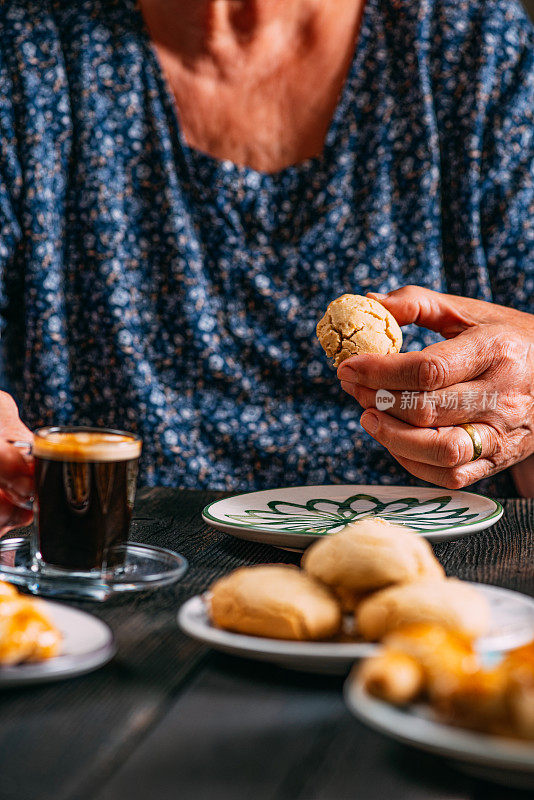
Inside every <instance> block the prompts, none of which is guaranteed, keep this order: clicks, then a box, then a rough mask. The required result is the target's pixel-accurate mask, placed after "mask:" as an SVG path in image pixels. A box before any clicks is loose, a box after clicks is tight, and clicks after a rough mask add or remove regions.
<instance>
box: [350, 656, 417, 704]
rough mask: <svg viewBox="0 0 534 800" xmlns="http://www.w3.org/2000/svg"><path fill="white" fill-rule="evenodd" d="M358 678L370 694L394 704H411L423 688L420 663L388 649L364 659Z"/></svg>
mask: <svg viewBox="0 0 534 800" xmlns="http://www.w3.org/2000/svg"><path fill="white" fill-rule="evenodd" d="M358 676H359V679H360V680H361V682H362V684H363V686H364V687H365V689H366V690H367V691H368V692H369V694H372V695H373V696H374V697H379V698H380V699H381V700H385V701H386V702H388V703H392V704H393V705H404V704H406V703H411V702H412V701H413V700H415V699H416V698H417V697H418V696H419V695H420V694H421V692H422V690H423V688H424V685H425V674H424V671H423V668H422V666H421V664H419V663H418V662H417V661H416V659H415V658H412V657H411V656H409V655H406V654H405V653H402V652H396V651H395V650H389V649H387V650H384V651H383V652H381V653H378V654H377V655H376V656H372V657H371V658H367V659H366V660H365V661H364V662H363V663H362V665H361V667H360V670H359V673H358Z"/></svg>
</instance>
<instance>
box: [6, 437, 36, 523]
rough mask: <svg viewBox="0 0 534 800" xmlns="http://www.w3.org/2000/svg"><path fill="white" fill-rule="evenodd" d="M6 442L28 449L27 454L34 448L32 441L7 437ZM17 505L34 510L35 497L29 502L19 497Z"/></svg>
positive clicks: (21, 448)
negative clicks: (22, 500)
mask: <svg viewBox="0 0 534 800" xmlns="http://www.w3.org/2000/svg"><path fill="white" fill-rule="evenodd" d="M6 442H7V443H8V444H10V445H12V446H13V447H17V448H18V449H19V450H26V451H27V455H31V452H32V450H33V443H32V442H23V441H22V440H21V439H6ZM16 505H17V506H19V508H26V509H28V511H33V497H32V498H30V499H29V500H28V501H27V502H21V501H20V499H17V503H16Z"/></svg>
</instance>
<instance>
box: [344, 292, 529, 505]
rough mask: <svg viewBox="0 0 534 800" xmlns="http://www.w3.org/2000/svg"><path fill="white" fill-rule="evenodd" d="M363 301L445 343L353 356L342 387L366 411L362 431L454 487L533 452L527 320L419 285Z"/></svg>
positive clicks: (426, 475)
mask: <svg viewBox="0 0 534 800" xmlns="http://www.w3.org/2000/svg"><path fill="white" fill-rule="evenodd" d="M370 296H371V297H374V298H375V299H376V300H379V301H380V302H381V303H382V304H383V305H384V306H385V307H386V308H387V309H388V310H389V311H391V313H392V314H393V316H394V317H395V318H396V319H397V321H398V323H399V325H408V324H409V323H415V324H417V325H421V326H423V327H425V328H429V329H430V330H433V331H438V332H439V333H440V334H441V335H442V336H444V337H445V339H446V341H443V342H439V343H438V344H433V345H431V346H430V347H426V348H425V349H424V350H421V351H418V352H411V353H396V354H392V355H387V356H380V355H360V356H353V357H352V358H349V359H347V360H346V361H344V362H343V363H342V364H341V365H340V366H339V368H338V377H339V379H340V380H341V385H342V387H343V389H344V390H345V391H346V392H348V393H349V394H350V395H352V396H353V397H354V398H355V399H356V400H357V401H358V402H359V403H360V404H361V405H362V406H363V407H364V408H365V409H369V410H366V411H365V412H364V413H363V414H362V417H361V423H362V426H363V427H364V428H365V430H366V431H367V432H368V433H369V434H371V436H373V438H375V439H376V440H377V441H378V442H380V443H381V444H383V445H384V447H386V448H387V449H388V450H389V451H390V453H391V454H392V455H393V456H394V457H395V458H396V459H397V461H398V462H399V463H400V464H402V466H403V467H405V468H406V469H407V470H408V471H409V472H411V473H412V474H413V475H415V476H416V477H418V478H422V479H423V480H425V481H430V482H431V483H435V484H438V485H440V486H445V487H447V488H448V489H460V488H462V487H464V486H468V485H469V484H471V483H473V482H474V481H478V480H480V479H481V478H484V477H486V476H487V475H492V474H494V473H495V472H499V471H500V470H503V469H505V468H506V467H509V466H511V465H512V464H515V463H517V462H519V461H522V460H523V459H525V458H527V456H529V455H530V454H531V453H533V452H534V315H532V314H525V313H523V312H521V311H516V310H514V309H511V308H506V307H505V306H498V305H494V304H492V303H486V302H484V301H482V300H471V299H468V298H465V297H456V296H454V295H447V294H440V293H439V292H433V291H431V290H429V289H423V288H420V287H418V286H405V287H403V288H402V289H398V290H397V291H395V292H391V293H390V294H388V295H380V294H371V293H370ZM377 390H381V391H379V392H377ZM377 405H378V409H377ZM381 408H382V409H387V410H380V409H381ZM466 422H469V423H471V424H472V425H473V427H474V428H475V430H476V431H477V432H478V433H479V435H480V438H481V440H482V455H481V457H480V458H479V459H478V460H476V461H472V457H473V442H472V440H471V437H470V436H469V434H468V433H467V432H466V431H465V430H464V429H463V428H460V427H458V425H460V424H461V423H466Z"/></svg>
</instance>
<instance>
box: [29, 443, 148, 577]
mask: <svg viewBox="0 0 534 800" xmlns="http://www.w3.org/2000/svg"><path fill="white" fill-rule="evenodd" d="M140 452H141V442H140V441H139V440H138V439H136V438H135V437H133V436H129V435H128V434H121V433H119V432H117V433H114V432H112V431H98V430H87V429H77V430H75V429H57V428H49V429H43V430H41V431H39V432H38V433H37V434H36V436H35V440H34V446H33V454H34V456H35V487H36V537H37V538H36V542H35V550H36V551H37V553H36V555H37V558H38V560H39V561H41V562H44V563H45V564H49V565H50V566H54V567H61V568H63V569H68V570H76V571H83V572H87V571H90V570H95V569H96V570H100V569H102V568H103V567H116V566H119V565H120V563H121V561H122V560H123V558H124V555H123V553H124V551H123V549H119V550H118V551H116V550H114V549H113V548H114V547H116V546H117V545H123V544H125V543H126V541H127V539H128V533H129V529H130V520H131V515H132V509H133V503H134V498H135V486H136V479H137V466H138V461H139V455H140Z"/></svg>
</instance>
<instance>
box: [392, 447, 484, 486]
mask: <svg viewBox="0 0 534 800" xmlns="http://www.w3.org/2000/svg"><path fill="white" fill-rule="evenodd" d="M393 457H394V458H395V459H396V460H397V461H398V462H399V464H400V465H401V466H403V467H404V469H406V470H408V472H410V473H411V474H412V475H415V477H416V478H421V480H423V481H428V482H429V483H434V484H436V486H444V487H445V488H446V489H463V488H465V487H466V486H469V485H470V484H471V483H475V481H479V480H481V478H486V477H487V476H488V475H492V474H493V473H494V472H497V471H498V470H497V469H496V467H495V465H494V464H493V462H492V461H490V460H488V459H485V458H480V459H479V460H478V461H473V462H472V463H471V464H466V465H465V466H463V467H456V468H453V469H447V468H445V467H434V466H431V465H429V464H421V463H420V462H418V461H412V460H411V459H408V458H402V457H401V456H395V455H393Z"/></svg>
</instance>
